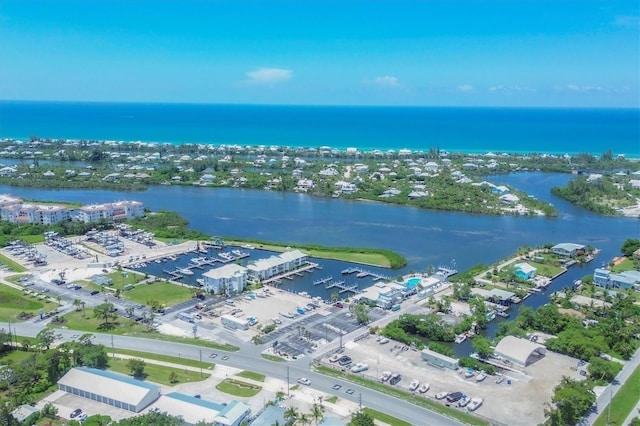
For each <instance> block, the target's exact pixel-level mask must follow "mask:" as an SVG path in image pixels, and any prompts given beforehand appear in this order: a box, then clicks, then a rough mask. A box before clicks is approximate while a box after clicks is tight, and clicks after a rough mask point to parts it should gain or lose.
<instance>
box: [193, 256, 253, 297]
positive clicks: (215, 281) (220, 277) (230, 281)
mask: <svg viewBox="0 0 640 426" xmlns="http://www.w3.org/2000/svg"><path fill="white" fill-rule="evenodd" d="M247 277H248V269H247V268H245V267H244V266H241V265H237V264H235V263H229V264H226V265H224V266H222V267H220V268H215V269H210V270H209V271H207V272H205V273H204V274H202V278H203V280H204V284H203V285H204V288H205V290H207V291H209V292H212V293H216V294H217V293H221V292H227V293H234V294H238V293H241V292H242V291H243V290H244V288H245V287H246V286H247Z"/></svg>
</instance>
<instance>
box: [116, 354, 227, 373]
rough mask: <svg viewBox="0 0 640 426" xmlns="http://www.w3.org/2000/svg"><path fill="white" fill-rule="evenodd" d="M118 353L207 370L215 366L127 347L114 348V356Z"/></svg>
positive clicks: (209, 363)
mask: <svg viewBox="0 0 640 426" xmlns="http://www.w3.org/2000/svg"><path fill="white" fill-rule="evenodd" d="M118 354H121V355H129V356H135V357H138V358H141V359H153V360H156V361H163V362H170V363H172V364H180V365H186V366H189V367H202V368H206V369H207V370H213V369H214V368H215V364H213V363H211V362H205V361H202V362H200V361H197V360H193V359H188V358H180V357H176V356H169V355H161V354H153V353H149V352H140V351H132V350H129V349H116V356H118Z"/></svg>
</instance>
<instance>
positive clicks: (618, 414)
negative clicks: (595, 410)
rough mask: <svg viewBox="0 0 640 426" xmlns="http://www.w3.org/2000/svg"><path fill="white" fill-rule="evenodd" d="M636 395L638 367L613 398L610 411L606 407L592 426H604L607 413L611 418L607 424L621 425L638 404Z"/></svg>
mask: <svg viewBox="0 0 640 426" xmlns="http://www.w3.org/2000/svg"><path fill="white" fill-rule="evenodd" d="M638 395H640V367H637V368H636V369H635V370H634V371H633V373H632V374H631V376H629V379H628V380H627V381H626V382H625V384H624V386H622V388H620V390H619V391H618V393H617V394H616V395H615V396H614V397H613V401H612V402H611V410H609V409H608V407H607V408H605V409H604V410H602V413H601V414H600V416H598V419H597V420H596V422H595V423H594V426H606V425H607V417H608V416H609V412H610V413H611V416H610V417H609V423H608V424H609V425H612V426H613V425H622V424H623V423H624V421H625V419H626V418H627V416H628V415H629V413H631V410H633V408H634V407H635V406H636V404H637V403H638ZM638 417H640V414H638Z"/></svg>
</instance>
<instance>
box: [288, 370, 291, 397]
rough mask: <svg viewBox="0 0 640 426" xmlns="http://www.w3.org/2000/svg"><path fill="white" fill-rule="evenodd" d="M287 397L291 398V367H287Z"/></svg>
mask: <svg viewBox="0 0 640 426" xmlns="http://www.w3.org/2000/svg"><path fill="white" fill-rule="evenodd" d="M287 396H291V391H290V389H289V366H287Z"/></svg>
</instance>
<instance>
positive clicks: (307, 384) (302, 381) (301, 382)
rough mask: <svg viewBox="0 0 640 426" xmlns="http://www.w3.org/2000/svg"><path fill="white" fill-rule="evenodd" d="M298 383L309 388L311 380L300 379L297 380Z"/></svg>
mask: <svg viewBox="0 0 640 426" xmlns="http://www.w3.org/2000/svg"><path fill="white" fill-rule="evenodd" d="M298 383H300V384H301V385H305V386H309V385H310V384H311V380H309V379H307V378H306V377H300V378H299V379H298Z"/></svg>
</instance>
